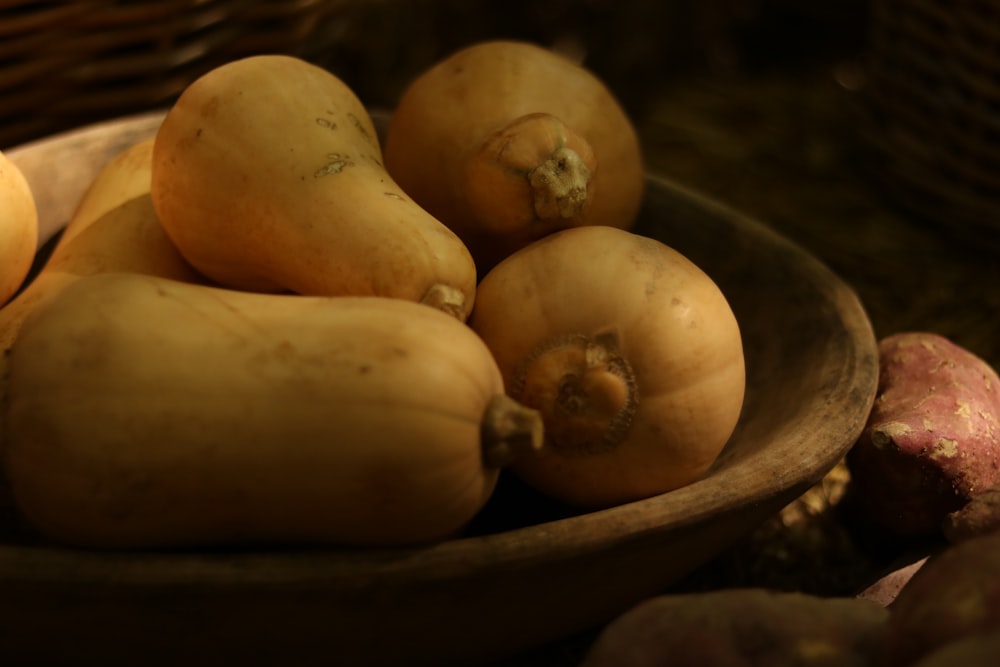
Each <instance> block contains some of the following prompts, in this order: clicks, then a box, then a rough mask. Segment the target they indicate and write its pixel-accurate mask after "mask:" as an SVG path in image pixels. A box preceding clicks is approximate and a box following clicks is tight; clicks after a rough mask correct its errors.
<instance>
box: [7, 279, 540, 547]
mask: <svg viewBox="0 0 1000 667" xmlns="http://www.w3.org/2000/svg"><path fill="white" fill-rule="evenodd" d="M67 378H71V379H72V381H71V382H68V381H67ZM8 381H9V385H8V395H7V400H6V402H5V404H4V406H3V410H5V411H6V415H5V419H4V420H3V425H4V428H5V429H6V434H5V435H6V448H5V450H4V452H3V453H4V458H5V463H6V467H7V471H8V475H9V479H10V484H11V489H12V492H13V495H14V498H15V500H16V502H17V506H18V508H19V510H20V511H21V512H22V513H23V516H24V517H25V519H26V520H27V522H28V523H29V524H30V525H32V526H35V527H36V528H37V529H38V530H39V531H40V532H41V533H42V534H43V535H45V536H48V537H49V538H50V539H52V540H55V541H58V542H60V543H65V544H72V545H81V546H87V547H94V548H170V547H185V546H193V545H199V546H201V545H233V544H256V545H261V544H274V545H281V544H285V545H291V544H341V545H355V546H383V545H404V544H412V543H418V542H425V541H428V540H435V539H439V538H443V537H446V536H449V535H451V534H453V533H454V532H455V531H458V530H460V529H461V528H462V526H463V525H464V524H465V523H466V522H467V521H468V520H469V519H470V518H471V517H473V515H475V514H476V513H477V511H478V510H479V509H480V508H481V507H482V506H483V504H484V503H485V502H486V500H487V499H488V498H489V497H490V495H491V493H492V492H493V489H494V485H495V482H496V480H497V476H498V471H499V469H500V467H501V466H503V465H505V464H506V463H507V462H508V460H509V458H510V457H512V456H515V455H516V454H517V451H518V450H519V449H521V448H525V447H527V448H529V449H530V448H531V447H535V446H538V445H539V444H540V442H541V430H540V429H541V420H540V418H539V416H538V414H537V413H536V412H535V411H533V410H528V409H526V408H524V407H522V406H519V405H517V404H516V402H514V401H512V400H510V399H509V398H508V397H506V396H505V395H504V391H503V383H502V379H501V376H500V372H499V369H498V368H497V366H496V363H495V361H494V360H493V357H492V356H491V355H490V352H489V350H488V349H487V348H486V346H485V345H484V344H483V342H482V341H481V340H480V339H479V337H477V336H476V335H475V334H474V333H473V332H472V330H471V329H469V327H468V326H466V325H465V324H464V323H462V322H459V321H458V320H456V319H455V318H454V317H453V316H451V315H448V314H445V313H443V312H441V311H439V310H436V309H433V308H428V307H426V306H423V305H420V304H416V303H413V302H410V301H407V300H402V299H392V298H384V297H309V296H299V295H290V294H265V293H258V292H248V291H237V290H230V289H223V288H219V287H211V286H204V285H193V284H190V283H183V282H178V281H172V280H168V279H164V278H155V277H150V276H142V275H138V274H103V275H99V276H92V277H88V278H85V279H81V280H79V281H77V282H76V283H74V284H73V285H72V286H70V287H68V288H67V289H65V290H64V291H63V292H62V293H61V294H60V295H59V296H58V297H56V299H54V300H53V301H52V302H50V303H49V304H48V305H47V306H46V308H44V309H41V310H38V311H36V312H35V313H34V314H33V315H32V317H31V318H29V320H28V321H27V322H26V323H25V325H24V327H23V329H22V332H21V335H20V336H19V337H18V339H17V341H16V343H15V345H14V347H13V348H12V349H11V352H10V362H9V377H8Z"/></svg>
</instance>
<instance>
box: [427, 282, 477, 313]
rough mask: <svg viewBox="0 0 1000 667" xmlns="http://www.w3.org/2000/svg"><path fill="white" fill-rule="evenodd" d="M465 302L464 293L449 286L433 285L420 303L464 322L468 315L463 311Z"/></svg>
mask: <svg viewBox="0 0 1000 667" xmlns="http://www.w3.org/2000/svg"><path fill="white" fill-rule="evenodd" d="M465 301H466V299H465V293H464V292H463V291H462V290H460V289H458V288H457V287H452V286H451V285H445V284H443V283H435V284H433V285H431V286H430V287H429V288H428V289H427V291H426V292H425V293H424V297H423V298H422V299H421V300H420V303H422V304H424V305H425V306H430V307H431V308H437V309H438V310H442V311H444V312H446V313H448V314H449V315H452V316H453V317H455V318H456V319H458V321H460V322H464V321H465V320H466V318H467V317H468V315H469V313H467V312H466V309H465V305H466V304H465Z"/></svg>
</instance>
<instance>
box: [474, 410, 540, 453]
mask: <svg viewBox="0 0 1000 667" xmlns="http://www.w3.org/2000/svg"><path fill="white" fill-rule="evenodd" d="M480 430H481V436H480V437H481V441H482V448H483V462H484V464H485V465H486V467H488V468H503V467H505V466H507V465H509V464H510V463H512V462H513V461H515V460H516V459H517V458H518V457H520V456H523V455H524V454H526V453H530V452H535V451H538V450H539V449H541V447H542V443H543V442H544V440H545V436H544V427H543V424H542V416H541V415H540V414H539V413H538V411H537V410H533V409H531V408H528V407H525V406H523V405H521V404H520V403H518V402H517V401H515V400H514V399H513V398H511V397H510V396H507V395H506V394H497V395H496V396H494V397H493V399H492V400H491V401H490V403H489V405H487V406H486V412H485V414H484V415H483V420H482V423H481V429H480Z"/></svg>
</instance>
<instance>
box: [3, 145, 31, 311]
mask: <svg viewBox="0 0 1000 667" xmlns="http://www.w3.org/2000/svg"><path fill="white" fill-rule="evenodd" d="M37 245H38V211H37V210H36V208H35V198H34V195H33V194H32V192H31V187H30V186H29V185H28V181H27V180H25V178H24V174H22V173H21V170H20V169H18V167H17V165H16V164H14V163H13V162H11V161H10V159H9V158H8V157H7V156H6V155H4V154H3V153H2V152H0V306H2V305H3V304H5V303H6V302H7V301H8V300H10V298H11V297H12V296H14V294H16V293H17V291H18V289H19V288H20V287H21V284H22V283H23V282H24V279H25V278H26V277H27V276H28V271H30V270H31V265H32V262H34V259H35V249H36V247H37Z"/></svg>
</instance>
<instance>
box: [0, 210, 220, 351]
mask: <svg viewBox="0 0 1000 667" xmlns="http://www.w3.org/2000/svg"><path fill="white" fill-rule="evenodd" d="M95 211H96V209H95ZM80 222H81V223H82V222H85V221H84V219H83V218H80ZM73 231H74V232H75V233H74V234H71V235H70V236H67V237H61V238H60V239H59V241H58V243H57V244H56V246H55V247H54V248H53V250H52V254H51V255H50V256H49V258H48V260H47V261H46V262H45V264H44V265H43V266H42V268H41V270H40V271H39V272H38V275H36V276H35V278H34V279H33V280H32V281H31V282H30V283H28V284H27V285H26V286H25V287H24V289H23V290H22V291H21V293H20V294H18V295H17V296H16V297H15V298H14V299H13V300H11V301H10V303H8V304H7V305H6V306H5V307H4V308H2V309H0V357H2V353H3V352H5V351H6V350H8V349H9V348H10V346H11V345H12V344H13V342H14V339H15V338H16V337H17V335H18V331H19V330H20V328H21V325H22V324H23V323H24V320H25V318H26V317H27V316H28V315H29V314H30V313H31V311H33V310H35V309H37V308H39V307H41V306H43V305H44V304H45V303H47V302H48V301H50V300H51V299H52V298H53V297H54V296H55V295H56V294H58V293H59V292H60V291H62V290H63V289H64V288H65V287H66V286H67V285H69V284H70V283H72V282H74V281H76V280H78V279H79V278H81V277H83V276H89V275H93V274H96V273H111V272H134V273H142V274H147V275H155V276H163V277H167V278H173V279H175V280H183V281H188V282H194V283H203V282H206V279H205V278H204V277H203V276H201V275H200V274H198V273H197V272H196V271H195V270H194V269H193V268H191V266H190V265H189V264H188V263H187V262H186V261H185V260H184V258H183V257H181V255H180V253H179V252H177V249H176V248H175V247H174V245H173V243H171V241H170V239H169V238H168V237H167V235H166V233H165V232H164V231H163V227H162V226H161V225H160V222H159V220H158V219H157V217H156V211H154V210H153V202H152V199H151V198H150V196H149V193H148V192H147V193H146V194H145V195H139V196H138V197H135V198H133V199H131V200H129V201H126V202H124V203H122V204H120V205H118V206H117V207H115V208H112V209H110V210H108V211H106V212H105V213H103V214H102V215H100V216H99V217H98V218H97V219H95V220H92V221H89V222H88V224H79V225H77V226H76V227H74V230H73ZM2 366H3V361H2V358H0V369H2Z"/></svg>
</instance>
